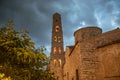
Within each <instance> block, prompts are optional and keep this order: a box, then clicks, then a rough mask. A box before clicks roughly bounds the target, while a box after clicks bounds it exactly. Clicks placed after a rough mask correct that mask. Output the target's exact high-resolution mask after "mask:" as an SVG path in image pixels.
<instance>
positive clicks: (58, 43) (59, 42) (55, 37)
mask: <svg viewBox="0 0 120 80" xmlns="http://www.w3.org/2000/svg"><path fill="white" fill-rule="evenodd" d="M51 41H52V42H51V53H50V71H51V72H53V73H54V75H55V76H56V78H57V80H63V64H64V47H63V32H62V23H61V15H60V14H58V13H55V14H54V15H53V25H52V40H51Z"/></svg>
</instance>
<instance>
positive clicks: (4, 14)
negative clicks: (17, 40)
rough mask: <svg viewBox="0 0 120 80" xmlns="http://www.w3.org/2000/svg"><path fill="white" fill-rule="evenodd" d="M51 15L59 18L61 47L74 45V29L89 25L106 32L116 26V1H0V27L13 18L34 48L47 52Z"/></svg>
mask: <svg viewBox="0 0 120 80" xmlns="http://www.w3.org/2000/svg"><path fill="white" fill-rule="evenodd" d="M55 12H58V13H60V14H61V17H62V25H63V32H64V42H65V43H64V44H65V45H66V44H67V45H71V44H74V39H73V38H74V37H73V33H74V31H75V30H77V29H78V28H81V27H85V26H90V25H93V26H99V27H101V28H102V29H103V30H104V31H108V30H111V29H114V28H116V27H118V26H119V25H120V1H119V0H0V25H3V24H5V23H7V21H8V20H9V19H13V20H14V22H15V24H16V26H15V28H16V29H17V30H21V29H27V30H28V31H29V32H30V36H31V37H32V39H33V40H34V41H35V42H36V46H40V45H45V46H46V47H47V48H49V49H50V43H51V28H52V15H53V14H54V13H55ZM68 40H69V41H68Z"/></svg>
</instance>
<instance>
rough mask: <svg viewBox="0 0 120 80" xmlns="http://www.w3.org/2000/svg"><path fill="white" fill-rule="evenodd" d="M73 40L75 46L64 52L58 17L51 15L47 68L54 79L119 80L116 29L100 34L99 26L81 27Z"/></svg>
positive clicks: (119, 40)
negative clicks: (49, 51) (48, 62)
mask: <svg viewBox="0 0 120 80" xmlns="http://www.w3.org/2000/svg"><path fill="white" fill-rule="evenodd" d="M66 31H67V30H66ZM71 35H72V34H71ZM74 38H75V45H73V46H67V47H66V51H64V47H63V32H62V22H61V15H60V14H59V13H55V14H54V15H53V25H52V39H51V53H50V64H49V65H48V67H49V70H50V71H51V72H52V73H54V75H55V76H56V79H57V80H120V29H119V28H117V29H114V30H111V31H108V32H105V33H102V29H101V28H99V27H95V26H89V27H84V28H80V29H79V30H77V31H75V32H74ZM68 40H69V39H68Z"/></svg>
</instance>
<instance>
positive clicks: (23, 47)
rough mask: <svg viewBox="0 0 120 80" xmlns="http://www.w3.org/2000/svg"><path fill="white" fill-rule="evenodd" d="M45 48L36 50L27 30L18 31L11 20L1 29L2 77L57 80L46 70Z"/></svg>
mask: <svg viewBox="0 0 120 80" xmlns="http://www.w3.org/2000/svg"><path fill="white" fill-rule="evenodd" d="M44 50H45V48H44V47H40V48H38V49H36V48H35V47H34V42H33V41H31V38H30V37H29V35H28V32H27V31H26V30H21V31H16V30H15V29H14V22H13V21H12V20H10V21H9V22H8V23H7V24H6V25H5V26H3V27H2V28H0V75H3V74H4V75H3V76H2V77H1V76H0V78H3V77H10V78H11V79H13V80H55V79H54V77H53V75H51V73H49V72H48V71H46V70H45V67H46V65H47V63H48V57H47V56H46V55H45V54H44Z"/></svg>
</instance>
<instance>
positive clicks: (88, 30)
mask: <svg viewBox="0 0 120 80" xmlns="http://www.w3.org/2000/svg"><path fill="white" fill-rule="evenodd" d="M100 34H102V29H101V28H99V27H95V26H89V27H85V28H80V29H79V30H77V31H75V32H74V37H75V43H76V42H78V41H84V40H87V39H90V38H94V37H96V36H98V35H100Z"/></svg>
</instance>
